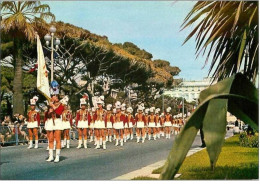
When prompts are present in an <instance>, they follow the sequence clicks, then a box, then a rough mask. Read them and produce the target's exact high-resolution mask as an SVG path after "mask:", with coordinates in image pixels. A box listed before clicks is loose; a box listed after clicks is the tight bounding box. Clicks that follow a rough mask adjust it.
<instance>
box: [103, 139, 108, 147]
mask: <svg viewBox="0 0 260 187" xmlns="http://www.w3.org/2000/svg"><path fill="white" fill-rule="evenodd" d="M103 149H107V146H106V141H103Z"/></svg>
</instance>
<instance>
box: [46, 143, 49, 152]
mask: <svg viewBox="0 0 260 187" xmlns="http://www.w3.org/2000/svg"><path fill="white" fill-rule="evenodd" d="M46 151H49V141H48V146H47V148H46Z"/></svg>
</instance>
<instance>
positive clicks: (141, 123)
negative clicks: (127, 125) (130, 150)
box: [136, 121, 144, 128]
mask: <svg viewBox="0 0 260 187" xmlns="http://www.w3.org/2000/svg"><path fill="white" fill-rule="evenodd" d="M136 127H137V128H144V122H143V121H138V122H136Z"/></svg>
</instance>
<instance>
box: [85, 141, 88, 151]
mask: <svg viewBox="0 0 260 187" xmlns="http://www.w3.org/2000/svg"><path fill="white" fill-rule="evenodd" d="M84 148H85V149H87V148H88V146H87V140H84Z"/></svg>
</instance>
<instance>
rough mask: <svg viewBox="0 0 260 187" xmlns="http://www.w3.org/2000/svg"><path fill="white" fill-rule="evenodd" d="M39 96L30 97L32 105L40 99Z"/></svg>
mask: <svg viewBox="0 0 260 187" xmlns="http://www.w3.org/2000/svg"><path fill="white" fill-rule="evenodd" d="M38 99H39V98H38V97H37V96H34V97H33V98H32V99H30V105H36V102H37V101H38Z"/></svg>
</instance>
